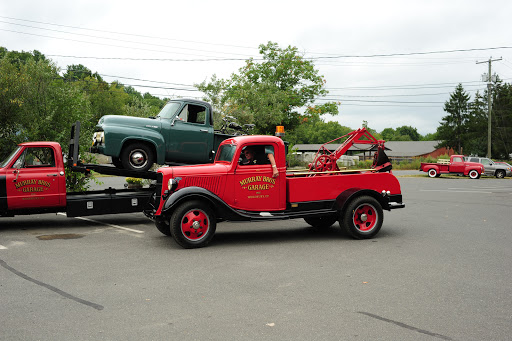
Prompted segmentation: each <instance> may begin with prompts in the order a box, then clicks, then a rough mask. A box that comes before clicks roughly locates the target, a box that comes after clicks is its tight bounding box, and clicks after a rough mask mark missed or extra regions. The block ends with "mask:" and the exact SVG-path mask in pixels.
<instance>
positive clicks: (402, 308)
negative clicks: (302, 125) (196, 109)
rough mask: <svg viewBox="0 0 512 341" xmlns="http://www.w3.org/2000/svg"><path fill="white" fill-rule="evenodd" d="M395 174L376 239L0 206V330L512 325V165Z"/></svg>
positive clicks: (486, 330) (135, 333)
mask: <svg viewBox="0 0 512 341" xmlns="http://www.w3.org/2000/svg"><path fill="white" fill-rule="evenodd" d="M418 173H419V172H418ZM397 174H401V175H403V176H401V177H399V180H400V183H401V186H402V192H403V196H404V202H405V203H406V207H405V208H404V209H400V210H394V211H391V212H387V211H385V213H384V215H385V217H384V225H383V227H382V230H381V232H380V233H379V235H378V236H377V237H376V238H375V239H372V240H362V241H359V240H353V239H351V238H350V237H348V236H347V235H345V234H344V233H343V232H341V231H340V229H339V226H338V224H335V225H334V226H333V227H332V228H331V229H329V230H327V231H324V232H317V231H314V230H313V229H311V228H310V227H309V226H308V225H307V224H306V223H305V222H304V221H303V220H289V221H279V222H272V223H222V224H219V225H218V226H217V233H216V235H215V237H214V239H213V241H212V242H211V244H210V245H209V246H208V247H206V248H202V249H194V250H185V249H182V248H180V247H179V246H178V245H177V244H175V243H174V241H173V240H172V239H171V238H170V237H166V236H164V235H162V234H161V233H159V232H158V230H157V229H156V228H155V227H154V226H153V225H152V223H151V222H150V221H149V220H148V219H147V218H145V217H144V216H143V215H142V214H139V213H136V214H122V215H112V216H96V217H89V218H87V219H84V218H67V217H65V216H63V215H55V214H46V215H33V216H25V217H24V216H19V217H14V218H1V219H0V302H2V303H1V304H0V326H1V328H0V340H174V339H176V340H509V339H510V335H511V334H512V289H511V287H510V283H511V282H512V270H511V269H512V267H511V265H512V249H511V246H510V245H511V240H512V223H511V220H512V213H511V211H512V179H510V178H507V179H501V180H498V179H494V178H482V179H479V180H470V179H469V178H463V177H460V178H445V177H441V178H434V179H431V178H428V177H426V176H425V177H407V173H400V172H397ZM416 174H417V173H416ZM108 181H111V180H108Z"/></svg>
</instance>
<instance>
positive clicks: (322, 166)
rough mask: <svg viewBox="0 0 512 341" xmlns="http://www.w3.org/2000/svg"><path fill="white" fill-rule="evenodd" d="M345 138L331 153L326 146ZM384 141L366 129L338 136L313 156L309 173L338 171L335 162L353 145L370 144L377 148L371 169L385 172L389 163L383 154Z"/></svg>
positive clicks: (389, 166) (388, 168)
mask: <svg viewBox="0 0 512 341" xmlns="http://www.w3.org/2000/svg"><path fill="white" fill-rule="evenodd" d="M344 137H347V138H346V139H345V141H344V142H343V143H342V144H341V145H340V146H339V147H338V149H336V150H335V151H334V152H331V151H330V150H329V149H328V148H327V147H326V146H327V145H328V144H330V143H333V142H334V141H337V140H340V139H342V138H344ZM384 142H385V141H384V140H377V139H375V137H373V135H372V134H370V132H369V131H368V130H367V129H366V128H359V129H357V130H354V131H352V132H350V133H348V134H346V135H343V136H340V137H338V138H336V139H334V140H332V141H329V142H327V143H324V144H323V145H322V146H321V147H320V149H318V152H317V153H316V155H315V160H314V161H313V162H312V163H310V164H309V171H310V172H327V171H338V170H339V168H338V165H337V163H336V161H337V160H338V159H339V158H340V157H341V156H342V155H343V154H345V153H346V152H347V150H349V148H350V147H352V145H354V144H355V143H358V144H371V145H376V146H377V152H376V153H375V155H374V161H373V165H372V168H373V169H374V170H375V171H378V172H385V171H388V170H390V169H391V162H390V161H389V159H388V157H387V156H386V154H385V153H384Z"/></svg>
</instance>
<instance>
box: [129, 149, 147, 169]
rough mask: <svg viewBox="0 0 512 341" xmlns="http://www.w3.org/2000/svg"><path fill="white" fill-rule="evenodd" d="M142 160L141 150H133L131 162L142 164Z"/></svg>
mask: <svg viewBox="0 0 512 341" xmlns="http://www.w3.org/2000/svg"><path fill="white" fill-rule="evenodd" d="M144 162H145V160H144V154H142V153H141V152H135V153H133V154H132V163H133V164H134V165H137V166H140V165H142V164H144Z"/></svg>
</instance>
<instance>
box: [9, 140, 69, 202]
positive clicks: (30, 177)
mask: <svg viewBox="0 0 512 341" xmlns="http://www.w3.org/2000/svg"><path fill="white" fill-rule="evenodd" d="M55 161H56V160H55V150H54V149H53V148H52V147H47V146H46V147H35V146H34V147H25V148H24V149H23V150H22V151H21V152H20V153H19V154H18V157H17V158H15V159H14V160H13V162H12V163H11V165H10V166H9V167H8V168H7V174H6V192H7V207H8V208H9V209H10V210H13V209H27V208H42V207H56V206H57V207H58V206H65V205H66V195H65V193H66V180H65V175H64V171H63V169H58V168H57V167H56V162H55Z"/></svg>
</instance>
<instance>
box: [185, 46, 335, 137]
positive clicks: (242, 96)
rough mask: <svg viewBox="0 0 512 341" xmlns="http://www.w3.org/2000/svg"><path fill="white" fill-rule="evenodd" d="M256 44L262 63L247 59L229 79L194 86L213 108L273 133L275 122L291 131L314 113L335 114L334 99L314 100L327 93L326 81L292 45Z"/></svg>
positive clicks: (213, 79) (261, 131)
mask: <svg viewBox="0 0 512 341" xmlns="http://www.w3.org/2000/svg"><path fill="white" fill-rule="evenodd" d="M259 48H260V51H259V52H260V54H261V55H262V61H261V62H260V61H257V60H255V59H253V58H250V59H249V60H247V61H246V63H245V66H244V67H242V68H240V69H239V73H238V74H232V75H231V78H230V79H229V80H222V79H217V77H216V75H214V76H213V77H212V78H211V81H210V82H206V81H205V82H203V83H201V84H196V85H195V86H196V87H197V88H198V89H199V90H201V91H203V92H204V93H205V94H206V96H207V97H208V98H209V99H210V100H212V102H213V104H214V105H215V107H216V109H217V110H219V111H222V112H223V113H225V114H229V115H232V116H235V117H237V118H239V121H240V123H254V124H255V125H256V128H255V132H258V133H262V134H272V133H273V132H274V130H275V126H276V125H284V126H285V127H286V129H287V130H288V131H292V130H294V129H295V127H297V126H298V125H299V124H300V122H301V120H302V119H303V118H304V117H310V116H311V115H313V114H319V115H323V114H325V113H330V114H332V115H336V114H338V106H337V105H335V104H333V103H326V104H323V105H317V104H315V100H316V99H317V98H318V97H322V96H325V95H326V94H327V93H328V92H327V90H325V89H324V88H323V87H324V84H325V80H324V78H323V76H321V75H319V72H318V70H316V69H315V66H314V64H313V62H312V61H310V60H306V59H304V58H303V56H302V55H300V53H299V52H298V49H297V48H296V47H291V46H288V47H287V48H285V49H282V48H280V47H279V46H278V45H277V43H273V42H268V43H267V44H266V45H263V44H262V45H260V47H259ZM301 111H302V113H301Z"/></svg>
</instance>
